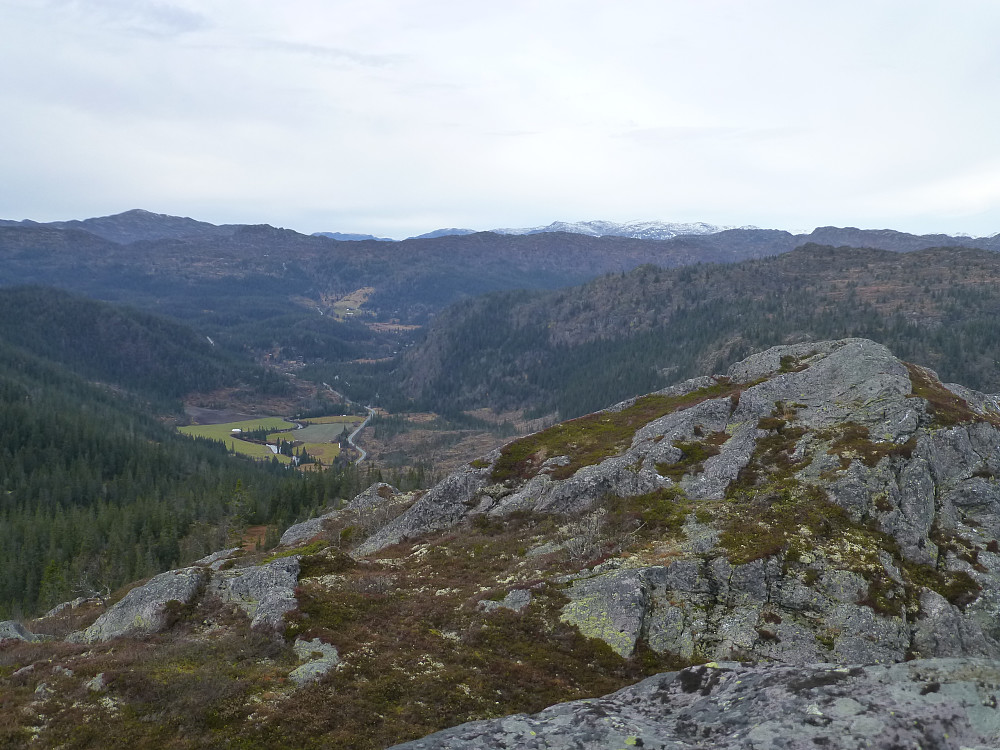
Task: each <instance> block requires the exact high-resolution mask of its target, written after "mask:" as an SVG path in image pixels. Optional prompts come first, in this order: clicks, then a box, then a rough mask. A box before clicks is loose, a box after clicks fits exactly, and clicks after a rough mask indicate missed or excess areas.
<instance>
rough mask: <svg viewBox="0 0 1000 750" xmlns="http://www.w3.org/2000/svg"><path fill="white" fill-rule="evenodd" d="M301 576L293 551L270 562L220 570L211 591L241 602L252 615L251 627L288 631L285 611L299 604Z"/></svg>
mask: <svg viewBox="0 0 1000 750" xmlns="http://www.w3.org/2000/svg"><path fill="white" fill-rule="evenodd" d="M298 580H299V558H298V556H297V555H292V556H290V557H282V558H279V559H277V560H274V561H272V562H270V563H268V564H266V565H260V566H254V567H247V568H235V569H231V570H223V571H219V572H217V573H215V574H213V576H212V580H211V583H210V584H209V586H208V592H209V593H211V594H213V595H215V596H218V597H219V598H220V599H222V600H223V601H225V602H233V603H235V604H237V605H239V607H240V608H241V609H243V611H244V612H246V613H247V615H248V616H249V617H250V627H252V628H265V629H269V630H277V631H284V628H285V626H284V617H285V613H286V612H289V611H290V610H293V609H295V607H296V606H297V602H296V599H295V587H296V585H297V584H298Z"/></svg>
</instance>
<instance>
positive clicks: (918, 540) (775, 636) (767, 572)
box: [355, 339, 1000, 664]
mask: <svg viewBox="0 0 1000 750" xmlns="http://www.w3.org/2000/svg"><path fill="white" fill-rule="evenodd" d="M998 403H1000V398H998V397H993V396H987V395H985V394H979V393H976V392H974V391H970V390H968V389H964V388H960V387H957V386H955V387H946V386H944V385H942V384H941V383H940V382H938V381H937V378H936V377H935V376H934V374H933V373H932V372H931V371H929V370H926V369H923V368H920V367H917V366H914V365H909V364H906V363H904V362H901V361H900V360H898V359H896V358H895V357H894V356H893V355H892V354H891V352H889V350H888V349H886V348H885V347H884V346H882V345H880V344H877V343H875V342H873V341H868V340H864V339H846V340H843V341H828V342H818V343H806V344H796V345H793V346H783V347H775V348H773V349H770V350H768V351H765V352H762V353H760V354H756V355H754V356H751V357H749V358H747V359H746V360H744V361H742V362H739V363H737V364H735V365H733V367H731V368H730V369H729V371H728V372H727V373H726V375H725V376H716V377H711V378H709V377H702V378H696V379H693V380H690V381H687V382H685V383H681V384H678V385H676V386H672V387H671V388H667V389H664V390H662V391H659V392H657V393H655V394H651V395H650V396H646V397H643V398H639V399H631V400H629V401H625V402H622V403H621V404H617V405H616V406H614V407H611V408H610V409H608V410H606V411H604V412H599V413H597V414H595V415H591V416H589V417H584V418H581V419H580V420H574V421H572V422H568V423H565V424H563V425H556V426H555V427H553V428H550V429H548V430H545V431H543V432H541V433H537V434H535V435H531V436H528V437H526V438H521V439H519V440H516V441H514V442H513V443H511V444H509V445H508V446H505V447H504V448H502V449H500V450H497V451H494V452H493V453H491V454H489V455H487V456H485V457H484V458H483V459H481V460H479V461H475V462H473V463H472V464H471V465H470V466H468V467H466V468H464V469H462V470H461V471H458V472H456V473H455V474H452V475H451V476H449V477H448V478H447V479H445V480H444V481H443V482H441V483H440V484H439V485H437V486H436V487H434V488H433V489H431V490H430V491H429V492H427V493H426V494H425V495H424V496H423V497H422V498H420V499H419V500H418V501H417V502H416V503H415V504H414V505H413V506H412V507H411V508H409V510H407V511H406V512H405V513H403V514H402V515H401V516H399V517H398V518H396V519H394V520H392V521H390V522H388V523H387V524H385V525H384V526H383V527H382V528H380V529H378V530H377V531H375V533H373V534H372V535H371V536H370V537H369V538H368V539H367V540H366V541H365V542H364V543H362V544H361V545H360V546H359V547H358V548H357V549H356V550H355V553H356V554H358V555H366V554H372V553H374V552H377V551H378V550H380V549H382V548H384V547H386V546H388V545H390V544H396V543H398V542H401V541H404V540H406V539H411V538H416V537H419V536H420V535H423V534H427V533H430V532H433V531H438V530H441V529H446V528H450V527H451V526H453V525H455V524H457V523H459V522H461V521H462V520H463V519H469V518H475V517H477V516H485V517H487V518H489V519H496V520H498V521H502V519H504V518H506V517H508V516H510V514H512V513H514V512H517V511H531V512H533V513H543V514H554V515H559V516H562V517H566V518H569V519H573V523H574V524H576V526H577V527H579V528H582V529H584V530H585V531H586V534H585V535H584V536H581V535H580V534H576V535H575V536H574V534H575V532H573V533H571V534H570V535H569V536H570V537H571V538H569V539H565V538H564V539H562V540H550V541H546V542H545V543H543V544H542V545H539V546H538V547H537V549H539V550H549V551H551V550H558V549H562V550H565V551H567V552H568V553H570V554H573V553H574V552H575V553H576V554H577V555H578V556H579V558H580V559H581V560H585V559H586V558H587V556H588V555H590V556H591V557H593V556H597V554H598V553H601V554H605V555H606V554H608V552H609V551H610V552H611V553H612V554H614V553H615V552H616V551H617V550H620V549H624V548H626V547H628V546H629V544H631V542H630V541H629V537H628V536H627V533H624V532H622V530H621V528H620V527H621V516H620V515H619V516H617V518H618V519H619V528H618V530H617V531H616V530H614V529H612V526H613V524H609V523H604V522H602V521H601V514H604V517H605V518H611V517H613V516H614V513H612V512H610V511H609V508H612V506H613V503H614V502H615V499H616V498H618V499H620V498H637V497H638V498H650V500H648V501H644V502H658V503H660V504H661V511H662V508H664V507H667V508H669V506H671V505H672V506H673V507H674V508H677V509H678V510H676V511H671V512H681V511H680V509H681V508H684V509H686V510H685V511H684V512H686V513H688V516H687V520H686V521H685V522H684V524H683V527H682V529H681V530H680V531H681V534H680V539H678V540H677V541H676V542H673V543H671V545H672V546H671V545H668V547H670V549H671V550H672V551H671V552H670V558H671V562H669V564H663V563H662V562H661V561H659V560H657V561H656V562H655V563H654V562H653V561H654V558H656V556H655V555H644V554H642V553H641V552H640V554H633V555H632V556H631V557H630V558H629V559H628V560H627V561H625V560H618V561H611V562H609V563H608V564H607V565H605V566H602V569H601V570H590V571H583V572H582V573H581V574H580V575H578V576H575V577H574V581H573V583H572V584H571V585H570V586H569V587H568V588H567V589H566V591H565V592H563V593H565V595H566V596H567V597H568V598H569V603H567V604H566V605H565V606H564V607H563V610H562V618H563V620H564V621H566V622H569V623H572V624H574V625H577V626H578V627H579V628H580V630H581V631H582V632H583V633H585V634H587V635H591V636H594V637H599V638H601V639H602V640H605V641H606V642H607V643H608V644H609V645H611V646H612V648H614V649H615V650H616V651H617V652H618V653H620V654H622V655H626V656H627V655H629V654H631V653H632V651H633V650H634V649H635V647H636V645H637V644H638V643H639V641H640V640H643V639H645V640H646V642H647V643H648V644H649V646H650V647H651V648H652V649H653V650H654V651H661V652H668V653H672V654H676V655H678V656H681V657H682V658H687V659H692V660H697V659H706V658H715V659H731V658H741V659H742V658H752V659H774V660H779V661H784V662H790V663H796V664H802V663H808V662H813V661H835V662H841V663H845V662H861V663H886V662H893V661H900V660H903V659H904V658H907V657H913V656H922V657H933V656H957V655H965V656H990V657H996V656H1000V624H998V623H1000V542H998V540H1000V481H998V479H997V477H1000V429H998V425H1000V410H998ZM600 440H606V441H607V442H608V444H607V445H602V444H601V443H600ZM658 512H660V511H658ZM646 523H647V522H646V521H642V522H637V526H636V527H635V528H636V529H640V528H641V527H642V526H643V525H645V524H646ZM626 532H627V529H626ZM615 533H618V534H623V536H621V538H620V539H617V540H616V539H612V538H611V535H613V534H615ZM636 533H638V531H637V532H636ZM602 534H603V535H604V536H603V537H602V536H601V535H602ZM587 535H589V537H588V536H587ZM585 537H586V538H585ZM556 542H558V544H556ZM661 546H662V545H661ZM532 554H535V552H533V553H532ZM661 559H662V558H661Z"/></svg>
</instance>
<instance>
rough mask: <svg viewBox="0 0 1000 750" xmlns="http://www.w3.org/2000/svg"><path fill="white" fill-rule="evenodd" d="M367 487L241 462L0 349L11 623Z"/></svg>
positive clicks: (0, 590)
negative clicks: (252, 525) (249, 528)
mask: <svg viewBox="0 0 1000 750" xmlns="http://www.w3.org/2000/svg"><path fill="white" fill-rule="evenodd" d="M362 481H363V478H360V477H358V476H357V474H356V473H355V472H353V471H346V472H339V473H337V472H332V471H331V472H327V473H325V474H322V475H320V474H316V475H309V476H303V475H302V474H300V473H298V472H293V471H288V470H286V469H284V468H282V467H279V466H271V465H268V464H264V465H257V464H253V463H251V462H249V461H243V460H238V459H234V458H232V457H230V456H228V455H227V453H226V450H225V449H224V448H223V447H222V446H221V445H219V444H217V443H212V442H209V441H195V440H191V439H189V438H185V437H182V436H180V435H177V434H176V433H175V432H174V431H173V430H171V429H169V428H167V427H165V426H163V425H162V424H160V422H159V421H157V420H156V419H155V418H153V417H152V416H151V415H149V414H147V413H146V412H145V409H144V406H143V405H142V404H140V403H139V402H138V401H136V400H133V399H131V398H130V397H127V396H125V395H123V394H122V393H121V392H120V391H111V390H109V389H106V388H103V387H100V386H95V385H92V384H90V383H88V382H86V381H84V380H83V379H81V378H79V377H77V376H76V375H73V374H72V373H70V372H69V371H67V370H65V369H62V368H60V367H58V366H56V365H53V364H52V363H49V362H45V361H43V360H42V359H40V358H38V357H35V356H33V355H31V354H28V353H27V352H24V351H23V350H20V349H18V348H16V347H13V346H10V345H8V344H3V345H0V571H2V575H0V618H3V617H7V616H11V615H13V614H17V613H25V614H31V613H34V612H37V610H38V609H39V608H45V607H49V606H52V605H53V604H55V603H57V602H59V601H63V600H65V599H68V598H72V597H75V596H80V595H87V594H91V593H94V592H98V591H107V590H113V589H114V588H116V587H118V586H120V585H121V584H123V583H125V582H127V581H131V580H135V579H137V578H142V577H145V576H149V575H152V574H153V573H155V572H158V571H161V570H164V569H166V568H168V567H170V566H172V565H177V564H178V563H182V562H185V561H190V560H193V559H196V558H198V557H200V556H202V555H204V554H206V553H208V552H211V551H213V550H216V549H219V548H220V547H221V546H224V545H225V543H226V541H227V535H228V534H230V532H232V531H233V529H235V528H238V527H239V526H241V525H242V526H245V525H246V524H249V523H277V524H279V525H285V524H287V523H288V522H290V521H292V520H294V519H295V518H297V517H300V516H301V515H303V514H305V513H308V512H310V511H311V510H314V509H315V508H317V507H319V506H321V505H323V504H324V503H325V502H326V501H327V499H328V498H332V497H334V496H337V495H339V494H341V492H342V491H343V492H344V493H346V494H348V495H349V494H351V493H353V492H355V491H357V490H358V489H359V485H360V483H361V482H362ZM345 484H346V485H348V486H346V487H344V485H345Z"/></svg>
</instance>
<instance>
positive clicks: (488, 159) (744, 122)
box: [0, 0, 1000, 238]
mask: <svg viewBox="0 0 1000 750" xmlns="http://www.w3.org/2000/svg"><path fill="white" fill-rule="evenodd" d="M0 29H2V35H3V41H2V43H0V112H2V116H0V218H9V219H23V218H30V219H35V220H38V221H53V220H61V219H83V218H87V217H91V216H103V215H108V214H113V213H118V212H121V211H124V210H127V209H130V208H145V209H148V210H150V211H155V212H158V213H168V214H175V215H181V216H191V217H193V218H197V219H201V220H204V221H210V222H213V223H216V224H220V223H269V224H273V225H276V226H285V227H289V228H292V229H296V230H299V231H303V232H313V231H342V232H366V233H373V234H376V235H380V236H389V237H396V238H402V237H406V236H409V235H413V234H418V233H421V232H426V231H429V230H431V229H435V228H439V227H454V226H458V227H470V228H475V229H489V228H496V227H522V226H534V225H541V224H548V223H549V222H552V221H555V220H564V221H578V220H586V219H609V220H613V221H625V220H631V219H661V220H667V221H707V222H711V223H716V224H724V225H745V224H753V225H757V226H761V227H768V228H778V229H790V230H803V229H804V230H809V229H812V228H813V227H815V226H823V225H836V226H858V227H864V228H883V227H891V228H895V229H900V230H904V231H911V232H918V233H927V232H948V233H958V232H966V233H969V234H973V235H986V234H994V233H996V232H1000V125H998V123H1000V117H998V115H1000V112H998V110H1000V44H998V41H997V40H998V39H1000V33H998V32H1000V2H996V0H981V1H978V2H976V1H972V0H941V1H928V0H901V1H899V2H880V1H879V0H866V1H865V2H853V1H851V0H837V1H836V2H812V1H810V0H790V1H787V2H786V1H785V0H774V1H773V2H769V1H767V0H718V1H716V0H649V1H646V0H623V2H620V3H611V2H607V0H576V1H572V0H532V1H531V2H527V1H525V2H521V1H520V0H504V1H503V2H496V1H495V0H493V1H490V2H486V1H480V0H454V1H451V0H420V1H419V2H418V1H417V0H357V1H355V0H315V1H312V0H308V1H307V0H301V1H300V0H284V2H280V3H278V2H274V1H273V0H231V1H230V0H199V1H198V2H193V1H192V2H187V1H183V2H173V1H171V0H164V1H163V2H145V1H143V0H79V1H75V0H0Z"/></svg>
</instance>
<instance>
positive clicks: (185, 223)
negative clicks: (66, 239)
mask: <svg viewBox="0 0 1000 750" xmlns="http://www.w3.org/2000/svg"><path fill="white" fill-rule="evenodd" d="M0 226H22V227H50V228H52V229H82V230H84V231H87V232H90V233H91V234H94V235H97V236H98V237H101V238H103V239H106V240H110V241H112V242H117V243H119V244H127V243H130V242H138V241H140V240H162V239H181V238H186V239H195V238H209V237H229V236H231V235H232V234H233V232H235V231H236V227H237V225H235V224H224V225H221V226H220V225H215V224H209V223H208V222H205V221H197V220H195V219H190V218H187V217H181V216H170V215H169V214H156V213H153V212H151V211H145V210H143V209H141V208H134V209H132V210H131V211H125V212H124V213H120V214H114V215H112V216H100V217H97V218H92V219H84V220H83V221H78V220H76V219H73V220H70V221H50V222H38V221H32V220H31V219H25V220H23V221H13V220H10V219H0Z"/></svg>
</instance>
